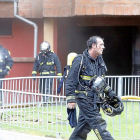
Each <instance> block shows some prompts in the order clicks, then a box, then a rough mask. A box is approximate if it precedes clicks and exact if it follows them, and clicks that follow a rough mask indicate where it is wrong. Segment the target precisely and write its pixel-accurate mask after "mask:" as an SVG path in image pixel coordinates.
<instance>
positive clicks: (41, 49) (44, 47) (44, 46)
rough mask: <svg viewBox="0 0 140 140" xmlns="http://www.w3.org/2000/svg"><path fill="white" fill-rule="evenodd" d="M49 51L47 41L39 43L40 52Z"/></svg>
mask: <svg viewBox="0 0 140 140" xmlns="http://www.w3.org/2000/svg"><path fill="white" fill-rule="evenodd" d="M50 50H51V46H50V44H49V43H48V42H47V41H44V42H42V43H41V45H40V51H50Z"/></svg>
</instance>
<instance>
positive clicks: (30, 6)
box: [0, 0, 140, 18]
mask: <svg viewBox="0 0 140 140" xmlns="http://www.w3.org/2000/svg"><path fill="white" fill-rule="evenodd" d="M13 7H14V4H13V2H0V17H1V18H12V17H14V15H13ZM18 12H19V15H20V16H23V17H25V18H43V17H71V16H81V15H82V16H83V15H140V0H59V1H58V0H19V2H18Z"/></svg>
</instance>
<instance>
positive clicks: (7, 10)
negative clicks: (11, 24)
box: [0, 2, 14, 18]
mask: <svg viewBox="0 0 140 140" xmlns="http://www.w3.org/2000/svg"><path fill="white" fill-rule="evenodd" d="M13 7H14V4H13V2H0V18H5V17H6V18H12V17H13V15H14V14H13V12H14V10H13V9H14V8H13Z"/></svg>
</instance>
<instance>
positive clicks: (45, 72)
mask: <svg viewBox="0 0 140 140" xmlns="http://www.w3.org/2000/svg"><path fill="white" fill-rule="evenodd" d="M50 73H55V71H44V72H40V75H41V74H50Z"/></svg>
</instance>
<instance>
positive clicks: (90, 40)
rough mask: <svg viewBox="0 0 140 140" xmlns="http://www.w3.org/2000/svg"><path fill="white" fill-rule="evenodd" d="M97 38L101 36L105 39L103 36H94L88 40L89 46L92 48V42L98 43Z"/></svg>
mask: <svg viewBox="0 0 140 140" xmlns="http://www.w3.org/2000/svg"><path fill="white" fill-rule="evenodd" d="M97 38H100V39H102V40H103V38H101V37H100V36H96V35H95V36H92V37H90V38H89V39H88V40H87V46H88V48H89V49H90V48H91V47H92V44H93V43H94V44H96V45H97Z"/></svg>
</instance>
